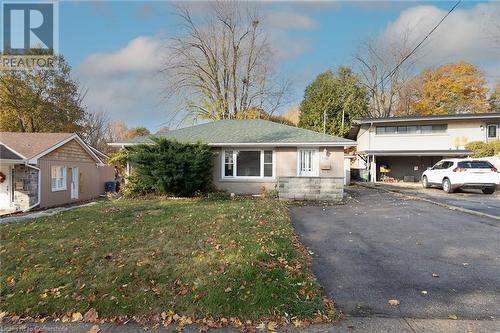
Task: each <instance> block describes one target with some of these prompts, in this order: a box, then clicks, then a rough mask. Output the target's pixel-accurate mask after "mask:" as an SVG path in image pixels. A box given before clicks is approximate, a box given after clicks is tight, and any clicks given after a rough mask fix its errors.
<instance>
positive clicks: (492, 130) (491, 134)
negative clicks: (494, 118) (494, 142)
mask: <svg viewBox="0 0 500 333" xmlns="http://www.w3.org/2000/svg"><path fill="white" fill-rule="evenodd" d="M496 137H497V125H489V126H488V138H489V139H491V138H496Z"/></svg>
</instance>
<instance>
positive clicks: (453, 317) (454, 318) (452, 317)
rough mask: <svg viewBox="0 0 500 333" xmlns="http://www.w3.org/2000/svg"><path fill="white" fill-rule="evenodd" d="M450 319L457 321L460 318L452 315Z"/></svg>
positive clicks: (449, 316)
mask: <svg viewBox="0 0 500 333" xmlns="http://www.w3.org/2000/svg"><path fill="white" fill-rule="evenodd" d="M448 319H452V320H457V319H458V317H457V315H454V314H451V315H448Z"/></svg>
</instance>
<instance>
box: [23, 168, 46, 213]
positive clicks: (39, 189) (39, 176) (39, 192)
mask: <svg viewBox="0 0 500 333" xmlns="http://www.w3.org/2000/svg"><path fill="white" fill-rule="evenodd" d="M25 165H26V166H27V167H28V168H32V169H35V170H38V201H37V202H36V203H35V204H33V205H31V206H29V207H28V208H26V209H25V210H23V212H27V211H29V210H31V209H33V208H35V207H36V206H38V205H40V201H41V195H42V186H41V185H42V175H41V172H40V168H37V167H36V166H33V165H29V164H28V163H25Z"/></svg>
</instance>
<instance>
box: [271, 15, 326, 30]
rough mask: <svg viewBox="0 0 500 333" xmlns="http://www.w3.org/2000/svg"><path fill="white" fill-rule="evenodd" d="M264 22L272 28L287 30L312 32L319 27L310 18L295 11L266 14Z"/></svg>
mask: <svg viewBox="0 0 500 333" xmlns="http://www.w3.org/2000/svg"><path fill="white" fill-rule="evenodd" d="M264 20H265V22H266V24H267V25H269V26H270V27H273V28H278V29H286V30H289V29H299V30H312V29H315V28H317V27H318V26H319V24H318V22H317V21H315V20H314V19H312V18H311V17H310V16H307V15H305V14H301V13H297V12H293V11H271V12H268V13H266V15H265V17H264Z"/></svg>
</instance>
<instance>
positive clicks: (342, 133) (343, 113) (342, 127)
mask: <svg viewBox="0 0 500 333" xmlns="http://www.w3.org/2000/svg"><path fill="white" fill-rule="evenodd" d="M344 116H345V111H344V108H342V126H341V127H340V134H341V136H342V135H344Z"/></svg>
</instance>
